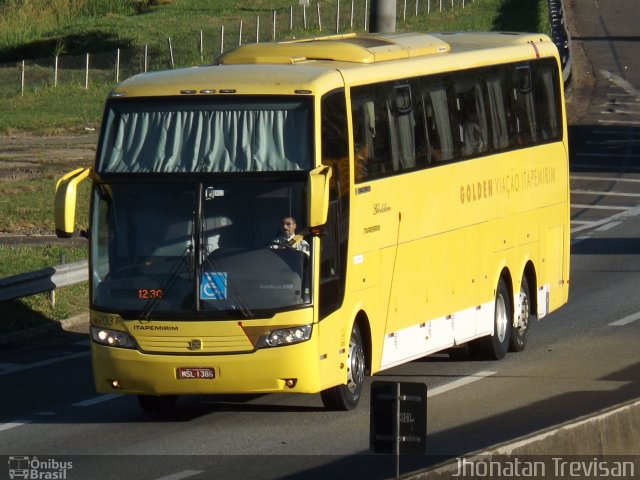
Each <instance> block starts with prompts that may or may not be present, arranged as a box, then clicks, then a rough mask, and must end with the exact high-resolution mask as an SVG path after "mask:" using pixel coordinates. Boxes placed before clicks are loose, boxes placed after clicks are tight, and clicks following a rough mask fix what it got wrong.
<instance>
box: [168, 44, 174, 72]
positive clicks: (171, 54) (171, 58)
mask: <svg viewBox="0 0 640 480" xmlns="http://www.w3.org/2000/svg"><path fill="white" fill-rule="evenodd" d="M169 60H170V61H171V68H175V63H174V62H173V46H172V45H171V37H169Z"/></svg>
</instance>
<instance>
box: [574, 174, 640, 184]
mask: <svg viewBox="0 0 640 480" xmlns="http://www.w3.org/2000/svg"><path fill="white" fill-rule="evenodd" d="M571 180H595V181H599V180H602V181H603V182H628V183H640V178H619V177H590V176H587V175H571Z"/></svg>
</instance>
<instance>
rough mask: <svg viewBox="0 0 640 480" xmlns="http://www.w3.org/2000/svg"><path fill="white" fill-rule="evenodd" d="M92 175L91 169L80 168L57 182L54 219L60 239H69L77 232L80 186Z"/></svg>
mask: <svg viewBox="0 0 640 480" xmlns="http://www.w3.org/2000/svg"><path fill="white" fill-rule="evenodd" d="M90 174H91V169H90V168H78V169H76V170H74V171H72V172H69V173H67V174H66V175H64V176H63V177H62V178H61V179H60V180H58V181H57V182H56V196H55V202H54V217H55V224H56V235H57V236H58V237H59V238H69V237H71V236H72V235H73V232H74V231H75V225H76V198H77V188H78V184H79V183H80V182H82V181H83V180H84V179H86V178H87V177H88V176H89V175H90Z"/></svg>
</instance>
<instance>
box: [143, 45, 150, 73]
mask: <svg viewBox="0 0 640 480" xmlns="http://www.w3.org/2000/svg"><path fill="white" fill-rule="evenodd" d="M148 61H149V45H148V44H146V43H145V45H144V73H147V66H148Z"/></svg>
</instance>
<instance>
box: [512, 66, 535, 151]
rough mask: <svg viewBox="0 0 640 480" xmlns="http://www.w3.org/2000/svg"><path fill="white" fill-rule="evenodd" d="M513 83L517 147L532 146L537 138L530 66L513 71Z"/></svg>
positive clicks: (519, 67)
mask: <svg viewBox="0 0 640 480" xmlns="http://www.w3.org/2000/svg"><path fill="white" fill-rule="evenodd" d="M512 82H513V85H512V91H513V100H514V102H513V105H514V110H515V133H516V145H520V146H525V145H531V144H533V143H535V142H536V141H537V138H536V134H535V130H536V126H535V124H536V120H535V107H534V105H533V93H532V79H531V69H530V68H529V65H528V64H527V65H518V66H516V67H515V68H514V69H513V78H512Z"/></svg>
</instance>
